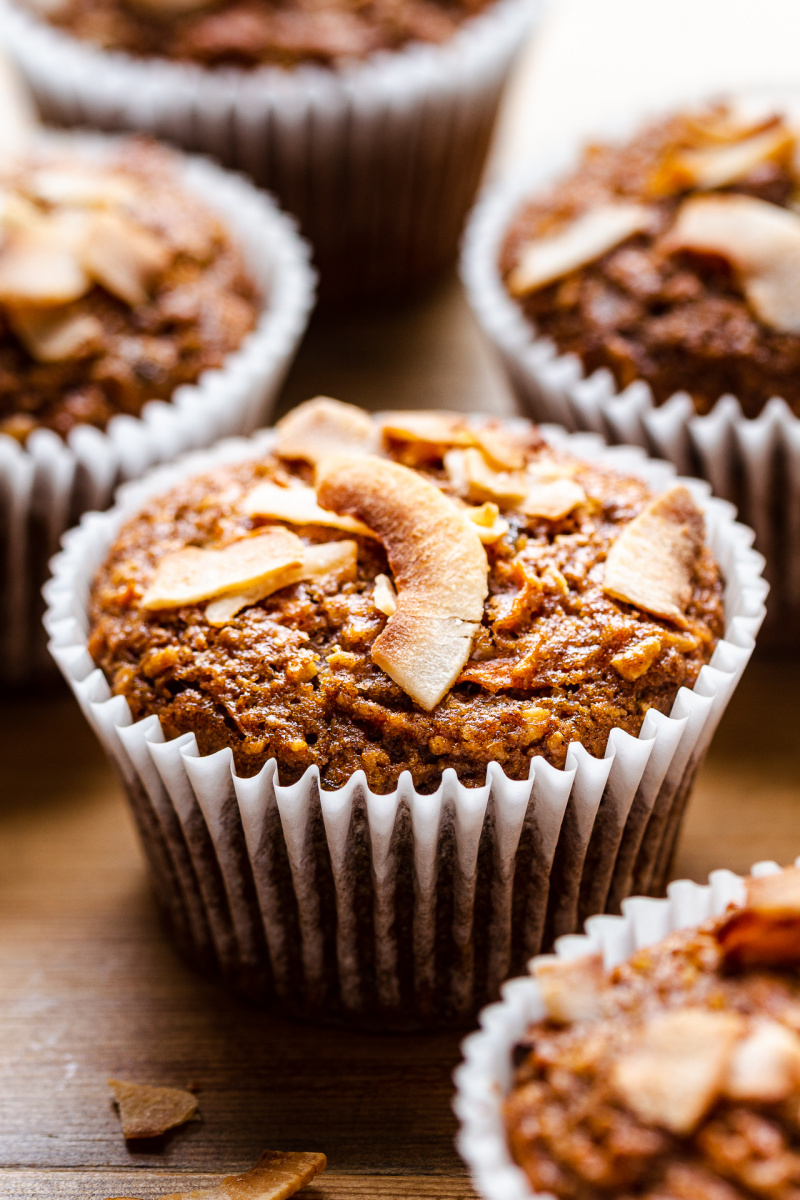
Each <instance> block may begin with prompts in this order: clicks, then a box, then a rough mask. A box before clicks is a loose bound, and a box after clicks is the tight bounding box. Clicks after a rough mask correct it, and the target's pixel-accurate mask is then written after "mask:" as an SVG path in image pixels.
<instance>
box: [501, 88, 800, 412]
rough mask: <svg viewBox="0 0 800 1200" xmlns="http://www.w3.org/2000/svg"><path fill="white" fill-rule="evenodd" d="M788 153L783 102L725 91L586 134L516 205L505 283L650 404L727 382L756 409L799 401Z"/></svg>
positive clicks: (791, 141) (701, 393)
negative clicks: (578, 148)
mask: <svg viewBox="0 0 800 1200" xmlns="http://www.w3.org/2000/svg"><path fill="white" fill-rule="evenodd" d="M798 162H800V159H799V158H798V154H797V129H796V128H795V127H793V126H792V125H791V124H790V122H789V120H788V118H787V117H786V116H784V115H781V114H780V113H776V114H775V115H772V116H767V117H766V118H763V119H761V118H759V119H755V118H751V117H749V116H747V115H746V114H745V113H744V110H743V109H739V108H735V107H733V106H731V105H717V106H713V107H709V108H707V109H705V110H703V111H699V112H686V113H680V114H678V115H676V116H673V117H671V118H669V119H668V120H662V121H660V122H658V123H656V124H652V125H650V126H648V127H647V128H645V129H644V130H643V131H642V132H641V133H640V134H639V135H638V136H637V137H635V138H634V139H633V140H632V141H631V142H629V143H628V144H627V145H614V146H609V145H595V146H590V147H589V148H588V149H587V150H586V152H585V154H584V157H583V161H582V163H581V165H580V167H579V168H578V170H577V171H576V172H575V173H574V174H573V175H572V176H570V177H569V178H566V179H564V180H562V181H561V182H560V183H559V184H558V185H556V186H555V187H553V188H552V189H550V190H549V191H548V192H547V193H546V194H542V195H540V196H538V197H536V198H534V199H532V200H531V201H530V202H529V203H528V204H526V205H525V207H524V208H523V209H522V211H521V212H520V213H519V214H518V215H517V217H516V219H515V220H514V222H513V224H512V226H511V228H510V230H509V232H508V234H507V236H506V238H505V241H504V243H503V246H502V250H501V259H500V266H501V271H502V275H503V278H504V280H505V285H506V287H507V289H508V291H509V293H510V294H511V296H512V297H514V299H515V300H516V301H517V302H518V303H519V305H520V306H521V308H522V310H523V311H524V313H525V314H526V316H527V317H528V318H529V319H530V320H531V321H532V322H533V323H534V324H535V327H536V330H537V332H538V334H540V335H541V336H544V337H547V338H550V339H551V340H552V341H553V342H554V343H555V345H556V347H557V349H558V350H559V351H560V352H563V353H567V352H571V353H574V354H576V355H577V356H578V358H579V359H580V360H581V362H582V364H583V366H584V369H585V370H586V372H587V373H589V372H592V371H594V370H596V369H597V368H600V367H606V368H608V370H610V371H611V372H612V374H613V376H614V378H615V380H616V383H617V385H618V386H619V387H625V386H627V385H628V384H630V383H631V382H633V381H634V380H637V379H643V380H645V381H646V382H647V383H648V384H650V386H651V388H652V390H653V394H654V397H655V400H656V403H657V404H662V403H663V402H664V401H665V400H667V399H668V398H669V397H670V396H671V395H673V394H674V393H675V392H676V391H680V390H684V391H687V392H688V393H689V394H690V395H691V397H692V399H693V401H694V404H695V407H696V409H697V411H698V412H699V413H706V412H708V411H709V410H710V409H711V408H713V406H714V404H715V403H716V401H717V400H718V399H719V397H720V396H722V395H724V394H726V393H733V395H735V396H736V397H738V399H739V400H740V402H741V405H742V408H743V410H744V412H745V414H746V415H747V416H757V415H758V413H760V412H761V410H762V408H763V407H764V405H765V404H766V402H767V401H768V400H769V398H770V397H771V396H782V397H783V398H784V399H785V400H786V401H787V403H788V404H789V406H790V408H791V409H792V410H793V412H794V413H796V414H800V289H798V286H797V278H798V276H799V275H800V213H798V209H797V197H798V185H800V173H799V170H800V169H799V168H798Z"/></svg>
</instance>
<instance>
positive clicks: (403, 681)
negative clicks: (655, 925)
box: [89, 398, 723, 792]
mask: <svg viewBox="0 0 800 1200" xmlns="http://www.w3.org/2000/svg"><path fill="white" fill-rule="evenodd" d="M721 595H722V584H721V580H720V574H719V571H718V569H717V566H716V564H715V563H714V561H713V558H712V556H711V554H710V552H709V550H708V548H707V547H706V545H705V543H704V531H703V518H702V515H701V514H700V512H699V511H698V510H697V508H696V507H695V504H694V502H693V500H692V497H691V494H690V493H689V492H688V491H687V489H686V488H684V487H682V486H675V487H673V488H671V489H670V490H669V491H667V492H665V493H664V494H663V495H660V496H655V497H654V496H652V495H651V494H650V493H649V492H648V490H647V488H646V487H645V485H644V483H642V482H641V481H640V480H639V479H635V478H630V477H626V476H622V475H619V474H617V473H615V472H614V471H611V470H608V469H606V468H604V467H601V466H598V465H596V464H592V463H589V462H583V461H581V460H579V459H577V458H574V457H571V456H570V455H567V454H564V453H560V452H558V451H556V450H555V449H553V448H552V447H551V446H549V445H548V444H547V443H546V442H545V441H544V439H543V438H542V437H541V435H540V434H539V432H538V431H537V430H536V429H535V428H534V427H533V426H527V427H526V431H525V432H523V433H521V434H520V433H519V432H515V433H514V434H513V435H512V434H510V433H509V432H507V431H506V429H505V428H504V427H501V426H500V425H498V424H497V423H495V422H491V421H484V422H483V423H482V424H480V423H479V424H473V423H468V422H467V421H466V419H464V418H463V417H461V416H459V415H458V414H455V413H431V412H425V413H394V414H389V415H388V416H384V417H382V418H379V419H373V418H372V417H370V416H368V415H367V414H366V413H364V412H362V411H361V410H360V409H357V408H353V407H351V406H350V405H343V404H339V403H337V402H336V401H332V400H328V399H325V398H320V399H318V400H316V401H312V402H310V403H309V404H306V405H303V406H301V407H300V408H298V409H295V410H294V411H293V412H291V413H290V414H289V415H288V416H287V417H285V418H284V420H283V421H282V422H281V423H280V424H279V426H278V429H277V438H276V443H275V451H274V453H272V454H265V455H264V456H263V457H261V458H259V459H255V460H252V461H248V462H243V463H240V464H236V465H229V466H224V467H221V468H219V469H218V470H215V471H212V472H210V473H208V474H206V475H203V476H199V477H195V478H191V479H186V480H184V481H182V482H180V483H179V484H177V485H176V486H175V487H174V488H172V490H171V491H169V492H168V493H167V494H165V495H161V496H159V497H157V498H156V499H154V500H152V501H151V502H150V503H149V504H148V505H147V506H146V507H145V508H144V509H143V510H142V512H141V513H140V514H139V515H138V516H136V517H134V518H133V519H132V520H131V521H129V522H128V524H127V525H125V526H124V528H123V529H122V531H121V532H120V534H119V536H118V538H117V541H116V543H115V545H114V546H113V548H112V550H111V552H110V554H109V556H108V558H107V561H106V563H105V565H104V566H103V567H102V569H101V570H100V572H99V574H98V576H97V578H96V581H95V584H94V589H93V593H92V599H91V634H90V643H89V645H90V652H91V654H92V657H93V658H94V660H95V662H96V663H97V664H98V665H99V666H100V667H102V669H103V671H104V672H105V674H106V676H107V678H108V680H109V682H110V684H111V687H112V689H113V691H114V692H115V693H117V694H119V695H123V696H125V698H126V700H127V701H128V703H129V704H130V707H131V709H132V711H133V714H134V717H135V718H140V717H143V716H145V715H147V714H150V713H157V714H158V716H159V717H160V719H161V722H162V725H163V727H164V731H165V733H166V735H167V736H168V737H173V736H175V735H177V734H181V733H185V732H189V731H192V732H194V733H195V734H196V736H197V740H198V744H199V747H200V750H201V752H203V753H210V752H213V751H216V750H219V749H221V748H222V747H226V746H228V747H230V748H231V750H232V751H233V756H234V760H235V763H236V767H237V769H238V770H239V772H240V773H243V774H246V775H250V774H254V773H255V772H256V771H258V770H259V768H260V767H261V766H262V765H263V764H264V763H265V762H266V761H267V760H268V759H270V758H272V757H274V758H276V759H277V761H278V764H279V767H280V773H281V780H282V781H284V782H287V781H294V780H296V779H298V778H299V777H300V775H301V774H302V773H303V772H304V771H305V769H306V768H307V767H309V766H310V765H312V764H316V765H317V766H318V767H319V769H320V772H321V777H322V780H323V782H324V784H325V785H326V786H328V787H338V786H341V785H343V784H344V783H345V782H346V781H347V780H348V778H349V777H350V775H351V774H352V773H353V772H354V771H356V770H359V769H363V770H364V771H365V772H366V775H367V779H368V781H369V784H370V786H371V787H372V788H373V789H375V790H376V791H381V792H385V791H388V790H391V789H392V788H393V787H394V786H395V785H396V783H397V781H398V778H399V776H400V774H401V773H402V772H403V771H404V770H409V771H410V772H411V774H412V776H413V779H414V782H415V784H416V786H417V787H418V788H420V789H421V790H428V791H430V790H434V789H435V788H436V787H437V786H438V784H439V782H440V780H441V774H442V771H443V770H444V769H445V768H446V767H453V768H455V770H456V771H457V772H458V775H459V778H460V779H461V780H462V781H463V782H465V783H469V784H482V783H483V782H484V780H485V776H486V768H487V765H488V764H489V763H490V762H492V761H493V760H494V761H497V762H499V763H500V764H501V765H502V766H503V768H504V769H505V771H506V773H507V774H508V775H509V776H511V777H513V778H516V779H525V778H527V776H528V773H529V766H530V759H531V757H532V756H534V755H537V754H541V755H543V756H544V757H545V758H546V759H547V760H548V761H549V762H550V763H552V764H554V765H556V766H559V767H560V766H563V764H564V762H565V758H566V754H567V749H568V746H569V743H570V742H572V741H580V742H582V743H583V744H584V746H586V748H587V749H588V750H589V751H591V753H593V754H595V755H598V756H602V754H603V752H604V750H605V747H606V742H607V739H608V735H609V733H610V731H611V729H613V728H614V727H615V726H619V727H620V728H622V729H625V730H627V731H628V732H630V733H631V734H634V735H635V734H637V733H638V732H639V729H640V728H641V724H642V721H643V719H644V716H645V713H646V712H647V710H648V709H649V708H652V707H655V708H658V709H659V710H661V711H662V712H669V710H670V708H671V706H672V702H673V700H674V698H675V695H676V693H677V691H678V689H679V688H680V687H682V686H683V685H687V686H691V685H692V684H693V683H694V682H695V680H696V679H697V675H698V672H699V671H700V668H701V667H702V665H703V664H704V663H705V662H707V661H708V660H709V658H710V656H711V654H712V652H713V649H714V646H715V645H716V642H717V640H718V638H719V637H720V635H721V633H722V631H723V611H722V601H721Z"/></svg>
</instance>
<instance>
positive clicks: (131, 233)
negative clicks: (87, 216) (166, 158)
mask: <svg viewBox="0 0 800 1200" xmlns="http://www.w3.org/2000/svg"><path fill="white" fill-rule="evenodd" d="M171 258H172V255H171V253H170V251H169V250H168V248H167V246H166V245H165V244H164V242H162V241H161V240H160V239H159V238H157V237H155V235H154V234H152V233H150V232H148V230H146V229H143V228H142V227H141V226H140V225H136V224H134V223H133V221H128V220H126V218H125V217H122V216H120V215H119V214H118V213H112V212H101V213H98V214H97V215H96V216H95V218H94V220H93V222H92V231H91V235H90V237H89V238H88V240H87V242H86V246H85V247H84V251H83V265H84V267H85V269H86V270H87V271H88V273H89V274H90V275H91V276H92V278H93V279H95V280H96V281H97V282H98V283H99V284H100V285H101V286H102V287H104V288H105V289H106V291H108V292H111V294H112V295H113V296H117V297H118V298H119V299H120V300H124V301H125V303H126V304H129V305H130V306H131V308H135V307H136V306H137V305H139V304H144V303H145V302H146V301H147V298H148V296H149V294H150V287H151V284H152V282H153V280H154V279H155V277H156V276H157V275H158V274H160V273H161V272H162V271H164V270H165V269H166V268H167V266H168V265H169V262H170V260H171Z"/></svg>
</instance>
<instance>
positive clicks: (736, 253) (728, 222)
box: [664, 195, 800, 333]
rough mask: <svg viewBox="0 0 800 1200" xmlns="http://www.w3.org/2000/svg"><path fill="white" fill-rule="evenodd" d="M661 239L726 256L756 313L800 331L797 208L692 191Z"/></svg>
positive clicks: (673, 247)
mask: <svg viewBox="0 0 800 1200" xmlns="http://www.w3.org/2000/svg"><path fill="white" fill-rule="evenodd" d="M664 244H665V248H666V249H668V250H690V251H693V252H695V253H699V254H716V255H719V256H720V257H721V258H724V259H726V260H727V261H728V262H729V263H730V264H731V266H732V267H733V269H734V270H735V271H736V273H737V275H738V277H739V281H740V283H741V286H742V289H743V291H744V294H745V296H746V297H747V300H748V302H749V303H750V305H751V306H752V308H753V310H754V312H755V314H756V316H757V317H758V318H759V319H760V320H761V321H763V323H764V324H765V325H768V326H769V327H770V328H772V329H777V330H778V331H779V332H782V333H800V215H798V213H796V212H792V211H790V210H789V209H785V208H779V207H778V205H777V204H768V203H767V202H766V201H765V200H756V199H755V198H754V197H752V196H736V195H728V196H693V197H691V198H690V199H689V200H687V201H686V202H685V203H684V204H683V205H682V206H681V209H680V212H679V213H678V218H677V220H676V222H675V224H674V226H673V227H672V229H671V230H670V233H669V235H668V237H667V238H666V239H665V243H664Z"/></svg>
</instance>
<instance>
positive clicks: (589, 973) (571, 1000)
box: [533, 954, 606, 1025]
mask: <svg viewBox="0 0 800 1200" xmlns="http://www.w3.org/2000/svg"><path fill="white" fill-rule="evenodd" d="M533 966H534V973H535V975H536V980H537V982H538V984H539V990H540V992H541V996H542V1000H543V1001H544V1005H545V1008H546V1009H547V1015H548V1017H549V1018H550V1020H551V1021H556V1022H557V1023H558V1024H559V1025H572V1024H575V1023H576V1022H578V1021H597V1020H599V1018H600V1017H602V1015H603V993H604V987H605V983H606V973H605V968H604V967H603V956H602V955H601V954H587V955H585V956H584V957H583V958H572V959H567V958H559V957H558V956H557V955H555V954H548V955H543V956H542V957H541V958H538V959H534V960H533Z"/></svg>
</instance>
